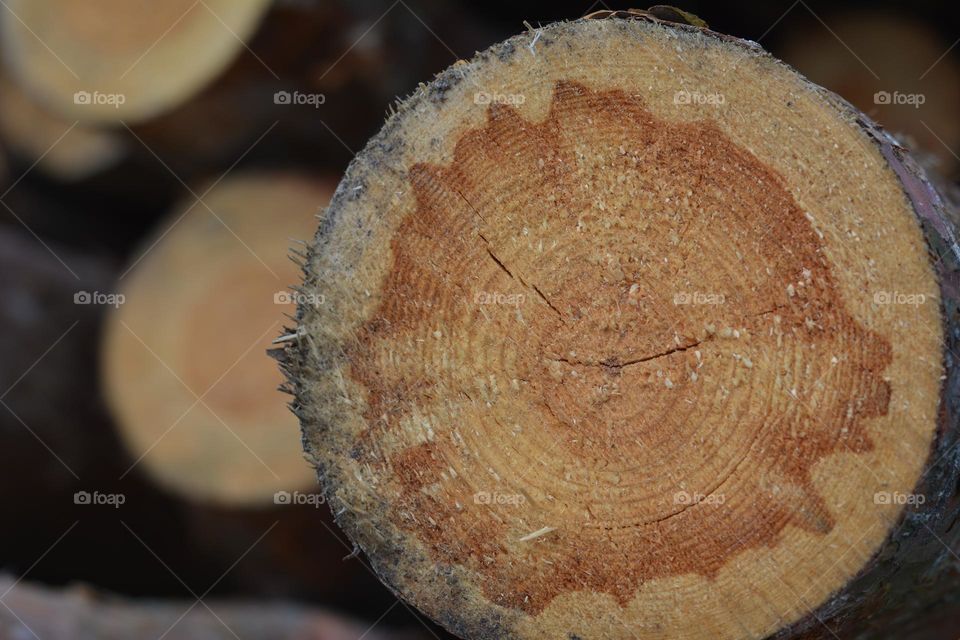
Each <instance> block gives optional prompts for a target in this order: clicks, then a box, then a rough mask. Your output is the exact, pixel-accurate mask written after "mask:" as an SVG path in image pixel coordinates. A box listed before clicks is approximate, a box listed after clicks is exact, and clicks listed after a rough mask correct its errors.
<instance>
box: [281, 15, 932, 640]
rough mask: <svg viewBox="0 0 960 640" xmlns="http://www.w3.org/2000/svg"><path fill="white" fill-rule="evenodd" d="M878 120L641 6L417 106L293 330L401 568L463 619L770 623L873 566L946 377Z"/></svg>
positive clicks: (358, 193) (532, 48) (294, 362)
mask: <svg viewBox="0 0 960 640" xmlns="http://www.w3.org/2000/svg"><path fill="white" fill-rule="evenodd" d="M866 126H867V125H866V124H865V121H864V120H860V119H859V116H858V114H856V113H855V112H853V111H852V109H850V108H849V107H848V106H847V105H845V104H844V103H842V102H841V101H839V100H837V99H836V98H835V97H833V96H832V95H829V94H827V93H826V92H824V91H823V90H821V89H819V88H817V87H815V86H813V85H811V84H810V83H808V82H807V81H805V80H804V79H803V78H801V77H800V76H798V75H797V74H796V73H794V72H793V71H792V70H790V69H789V68H787V67H785V66H784V65H782V64H780V63H778V62H777V61H775V60H774V59H772V58H771V57H769V56H768V55H766V54H765V53H763V52H762V51H761V50H759V49H758V48H756V47H752V46H748V45H746V44H745V43H742V42H739V41H735V40H733V39H730V38H724V37H721V36H718V35H717V34H713V33H710V32H706V31H703V30H699V29H693V28H684V27H678V26H672V25H665V24H661V23H659V22H657V21H646V20H630V21H628V20H619V19H610V20H603V21H594V20H588V21H578V22H573V23H563V24H555V25H551V26H549V27H545V28H543V29H539V30H536V31H535V32H532V33H527V34H524V35H522V36H518V37H516V38H513V39H511V40H508V41H506V42H504V43H502V44H499V45H497V46H495V47H493V48H491V49H490V50H488V51H486V52H484V53H482V54H479V55H478V56H477V57H476V58H475V59H474V60H472V61H470V62H468V63H459V64H457V65H455V66H454V67H452V68H451V69H450V70H448V71H447V72H445V73H443V74H441V75H440V76H439V77H438V78H437V79H436V80H434V82H433V83H431V84H430V85H427V86H425V87H423V88H422V89H421V90H420V91H418V92H417V94H415V95H414V96H413V97H412V98H411V99H409V100H408V101H406V102H405V103H404V104H403V105H401V107H400V109H399V112H398V114H397V115H395V116H393V117H392V118H391V119H390V120H389V121H388V123H387V125H386V127H385V128H384V130H383V131H382V132H381V133H380V134H379V135H378V136H377V137H376V138H375V139H374V140H373V141H371V143H370V145H369V146H368V147H367V149H366V150H365V151H364V152H363V153H362V154H361V155H360V156H358V158H357V160H356V161H355V162H354V164H353V165H352V166H351V168H350V170H349V171H348V173H347V176H346V178H345V179H344V182H343V183H342V184H341V186H340V188H339V190H338V193H337V196H336V197H335V198H334V201H333V203H332V205H331V207H330V208H329V210H328V212H327V214H326V217H325V220H324V223H323V224H322V225H321V229H320V231H319V233H318V235H317V238H316V242H315V246H314V248H313V251H312V252H311V256H310V260H309V262H308V265H307V269H306V282H305V285H304V287H305V289H304V290H305V291H306V292H308V293H312V294H314V295H317V296H323V297H324V299H325V300H326V301H327V304H325V305H324V306H322V307H316V306H306V305H301V307H300V308H299V314H298V319H299V327H300V328H299V334H300V336H301V337H300V339H299V340H295V341H289V342H287V343H285V344H287V346H286V354H285V368H286V370H287V372H288V375H290V377H291V380H292V382H293V385H294V386H295V388H296V393H297V398H298V412H299V414H300V417H301V419H302V423H303V428H304V434H305V443H306V446H307V449H308V453H309V454H310V456H311V458H312V459H315V460H316V461H317V464H318V468H319V471H320V474H321V477H322V480H323V482H324V485H325V490H326V492H327V496H328V499H329V501H330V503H331V505H332V507H333V509H334V512H335V513H337V514H338V517H339V520H340V523H341V525H342V526H343V527H344V528H345V530H346V531H347V533H348V534H349V535H350V536H351V537H352V538H353V539H354V540H355V541H356V542H357V543H358V544H359V545H360V546H361V547H362V548H363V549H364V550H365V551H366V553H367V554H368V555H369V557H370V560H371V563H372V564H373V566H374V567H375V568H376V570H377V571H378V572H379V573H380V575H381V576H382V577H383V579H384V580H385V581H386V582H387V583H388V584H390V585H391V586H392V587H393V588H395V589H396V590H397V591H398V592H400V593H401V594H402V595H403V596H404V597H406V598H407V599H409V600H411V601H412V602H414V603H415V604H416V605H417V606H419V607H420V608H422V609H423V610H424V611H426V612H427V613H428V614H429V615H431V616H432V617H433V618H434V619H436V620H438V621H439V622H440V623H442V624H443V625H445V626H446V627H448V628H449V629H451V630H452V631H454V632H456V633H458V634H460V635H462V636H464V637H468V638H499V637H517V638H558V637H564V638H594V639H596V638H621V637H637V638H648V637H649V638H654V637H656V638H661V637H665V636H669V637H676V638H745V637H751V638H760V637H765V636H767V635H769V634H772V633H775V632H777V631H778V630H783V629H786V628H787V627H789V626H790V625H792V624H794V623H796V622H797V621H800V620H801V619H803V618H804V617H805V616H808V614H809V612H810V611H811V610H814V609H816V608H818V607H820V606H821V605H823V604H824V603H825V602H826V601H827V600H828V598H830V596H831V594H834V593H835V592H837V591H838V590H840V589H841V588H843V587H844V586H845V585H847V584H848V583H849V582H850V581H851V580H852V578H853V577H854V576H855V575H857V574H858V573H860V572H861V571H862V570H863V569H864V568H865V567H866V566H867V565H868V563H869V562H870V560H871V558H872V557H873V556H874V554H875V553H876V552H877V551H878V549H880V548H881V546H882V545H883V544H884V541H885V540H886V538H887V537H888V534H889V533H890V532H891V530H892V528H893V527H894V525H895V524H896V522H897V520H898V518H899V517H900V516H901V514H902V513H903V510H904V508H905V507H904V503H905V502H908V501H910V500H914V502H915V501H916V500H915V499H916V496H914V495H913V491H914V488H915V487H916V485H917V482H918V479H919V478H920V477H921V474H922V473H923V471H924V467H925V464H927V462H928V459H929V457H930V451H931V446H932V445H933V443H934V439H935V434H936V431H937V424H938V423H937V415H938V407H939V403H940V395H941V376H942V375H943V373H944V369H943V364H942V363H943V353H944V337H943V327H942V313H941V298H940V290H941V289H940V286H939V282H938V273H937V272H936V271H935V269H934V266H933V265H932V263H931V260H930V258H929V256H928V252H927V244H926V242H925V240H924V236H923V233H922V231H921V227H920V225H919V224H918V217H917V213H916V211H915V206H916V204H915V203H913V202H911V200H910V199H909V198H908V197H907V195H905V191H904V185H903V183H902V180H901V178H900V177H898V175H897V174H896V173H895V172H894V171H893V170H891V165H890V163H889V161H888V159H886V158H885V157H884V156H883V154H882V153H881V151H880V148H879V146H878V144H876V141H875V139H874V137H873V136H872V135H871V134H870V133H869V132H868V131H867V130H866ZM626 629H629V630H630V631H629V633H628V632H627V631H626Z"/></svg>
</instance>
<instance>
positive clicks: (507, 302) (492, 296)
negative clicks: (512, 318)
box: [473, 291, 527, 307]
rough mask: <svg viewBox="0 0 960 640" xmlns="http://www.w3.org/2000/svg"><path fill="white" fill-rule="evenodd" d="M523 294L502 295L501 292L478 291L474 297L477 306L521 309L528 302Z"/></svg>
mask: <svg viewBox="0 0 960 640" xmlns="http://www.w3.org/2000/svg"><path fill="white" fill-rule="evenodd" d="M526 300H527V297H526V296H525V295H524V294H522V293H501V292H499V291H478V292H477V293H476V294H474V296H473V302H474V303H475V304H497V305H503V306H507V307H519V306H520V305H522V304H523V303H524V302H526Z"/></svg>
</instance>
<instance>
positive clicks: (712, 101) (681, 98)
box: [673, 89, 727, 107]
mask: <svg viewBox="0 0 960 640" xmlns="http://www.w3.org/2000/svg"><path fill="white" fill-rule="evenodd" d="M726 102H727V98H726V96H724V95H723V94H722V93H717V92H713V93H702V92H700V91H687V90H686V89H681V90H680V91H677V92H676V93H675V94H673V104H677V105H686V104H698V105H712V106H715V107H719V106H720V105H722V104H725V103H726Z"/></svg>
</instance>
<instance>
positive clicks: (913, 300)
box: [873, 291, 927, 307]
mask: <svg viewBox="0 0 960 640" xmlns="http://www.w3.org/2000/svg"><path fill="white" fill-rule="evenodd" d="M873 302H874V304H879V305H888V304H903V305H907V306H910V307H919V306H920V305H922V304H925V303H926V302H927V296H926V294H924V293H903V292H902V291H877V292H876V293H874V294H873Z"/></svg>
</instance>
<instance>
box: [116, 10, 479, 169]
mask: <svg viewBox="0 0 960 640" xmlns="http://www.w3.org/2000/svg"><path fill="white" fill-rule="evenodd" d="M409 6H410V7H411V8H410V9H409V10H408V9H407V8H406V6H405V5H396V6H395V7H393V8H392V9H391V10H390V11H386V9H387V8H388V6H384V5H383V3H381V2H379V1H376V0H364V1H362V2H357V1H353V0H351V1H349V2H347V1H345V0H324V1H323V2H320V1H315V0H314V1H312V0H294V1H291V2H277V3H275V4H274V5H273V6H272V7H271V10H270V12H269V14H268V15H267V16H266V17H265V19H264V20H263V22H262V24H261V27H260V29H259V30H258V31H257V33H256V34H255V36H254V37H253V38H252V39H251V41H250V49H251V51H252V52H253V53H250V52H245V53H243V54H242V55H240V56H239V57H238V58H237V60H236V61H235V62H234V64H233V65H232V66H231V67H230V69H229V70H227V71H226V72H225V73H224V74H222V75H221V76H220V77H219V78H218V79H217V80H216V81H215V82H214V83H212V84H211V85H210V86H209V87H207V89H206V90H204V91H203V92H201V93H200V94H198V95H197V96H196V97H195V98H194V99H192V100H189V101H187V102H185V103H184V104H182V105H181V106H180V107H179V108H177V109H175V110H172V111H170V112H169V113H167V114H164V115H162V116H161V117H158V118H154V119H152V120H150V121H147V122H143V123H140V124H139V125H138V126H136V127H134V133H135V134H136V135H137V136H138V137H139V138H140V139H141V140H142V141H143V142H144V143H145V144H146V146H148V147H149V148H150V149H151V150H153V151H154V152H156V154H157V155H158V156H159V157H160V158H162V159H163V160H164V162H166V163H167V164H168V165H169V166H170V167H171V168H172V169H173V170H174V171H175V172H177V173H178V174H182V175H184V176H191V175H197V174H198V173H202V172H203V171H204V170H205V169H207V170H209V168H210V167H222V166H225V165H229V164H232V163H233V162H234V161H235V160H236V159H237V158H238V157H240V156H241V155H242V154H244V153H245V152H247V151H248V150H249V149H250V148H251V147H253V146H255V154H256V155H257V156H258V157H265V158H275V159H276V160H277V161H280V162H282V163H284V164H297V165H298V166H300V165H303V166H320V167H326V168H328V169H331V168H332V169H335V170H337V171H339V170H341V169H342V167H343V166H344V165H345V164H346V160H348V159H349V158H350V157H351V156H352V152H351V151H350V149H353V150H356V149H357V148H359V147H360V145H362V143H363V142H364V141H365V140H366V139H367V138H369V136H370V135H371V134H372V133H373V132H374V131H375V130H376V129H377V127H379V126H380V125H381V124H382V122H383V118H384V115H385V113H386V112H387V110H388V109H389V107H390V105H391V104H392V103H393V101H394V100H395V99H396V97H397V96H398V95H403V94H406V93H409V92H410V91H412V90H413V89H414V88H415V87H416V86H417V83H418V82H419V81H420V80H421V79H422V78H423V77H429V76H430V75H432V74H434V73H436V72H437V71H439V70H440V69H442V68H443V67H444V66H446V65H447V64H450V62H452V61H453V60H454V58H455V54H454V53H451V51H450V50H449V49H448V48H447V46H446V44H445V42H447V41H449V42H452V43H456V44H457V48H458V49H459V50H460V51H458V53H462V54H463V55H466V54H468V53H470V52H472V51H474V50H475V49H476V48H477V47H479V46H480V45H481V44H482V43H483V42H485V41H488V40H489V37H488V36H487V35H486V33H485V29H484V27H483V26H482V24H480V23H478V22H476V21H474V20H471V19H468V18H467V17H466V16H465V15H464V14H463V12H462V11H461V10H460V9H459V8H458V7H456V6H454V5H450V4H448V3H443V2H442V1H440V0H419V1H418V2H411V3H409ZM420 16H424V17H429V21H428V22H427V23H426V24H424V23H421V22H420V20H421V19H422V18H420ZM431 29H439V30H440V31H441V32H442V40H440V39H438V38H437V37H436V36H435V35H434V34H433V33H431ZM409 51H416V52H417V55H416V56H414V57H411V56H409V55H407V53H408V52H409ZM282 96H286V97H289V102H284V101H283V100H282ZM298 101H299V102H298Z"/></svg>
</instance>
